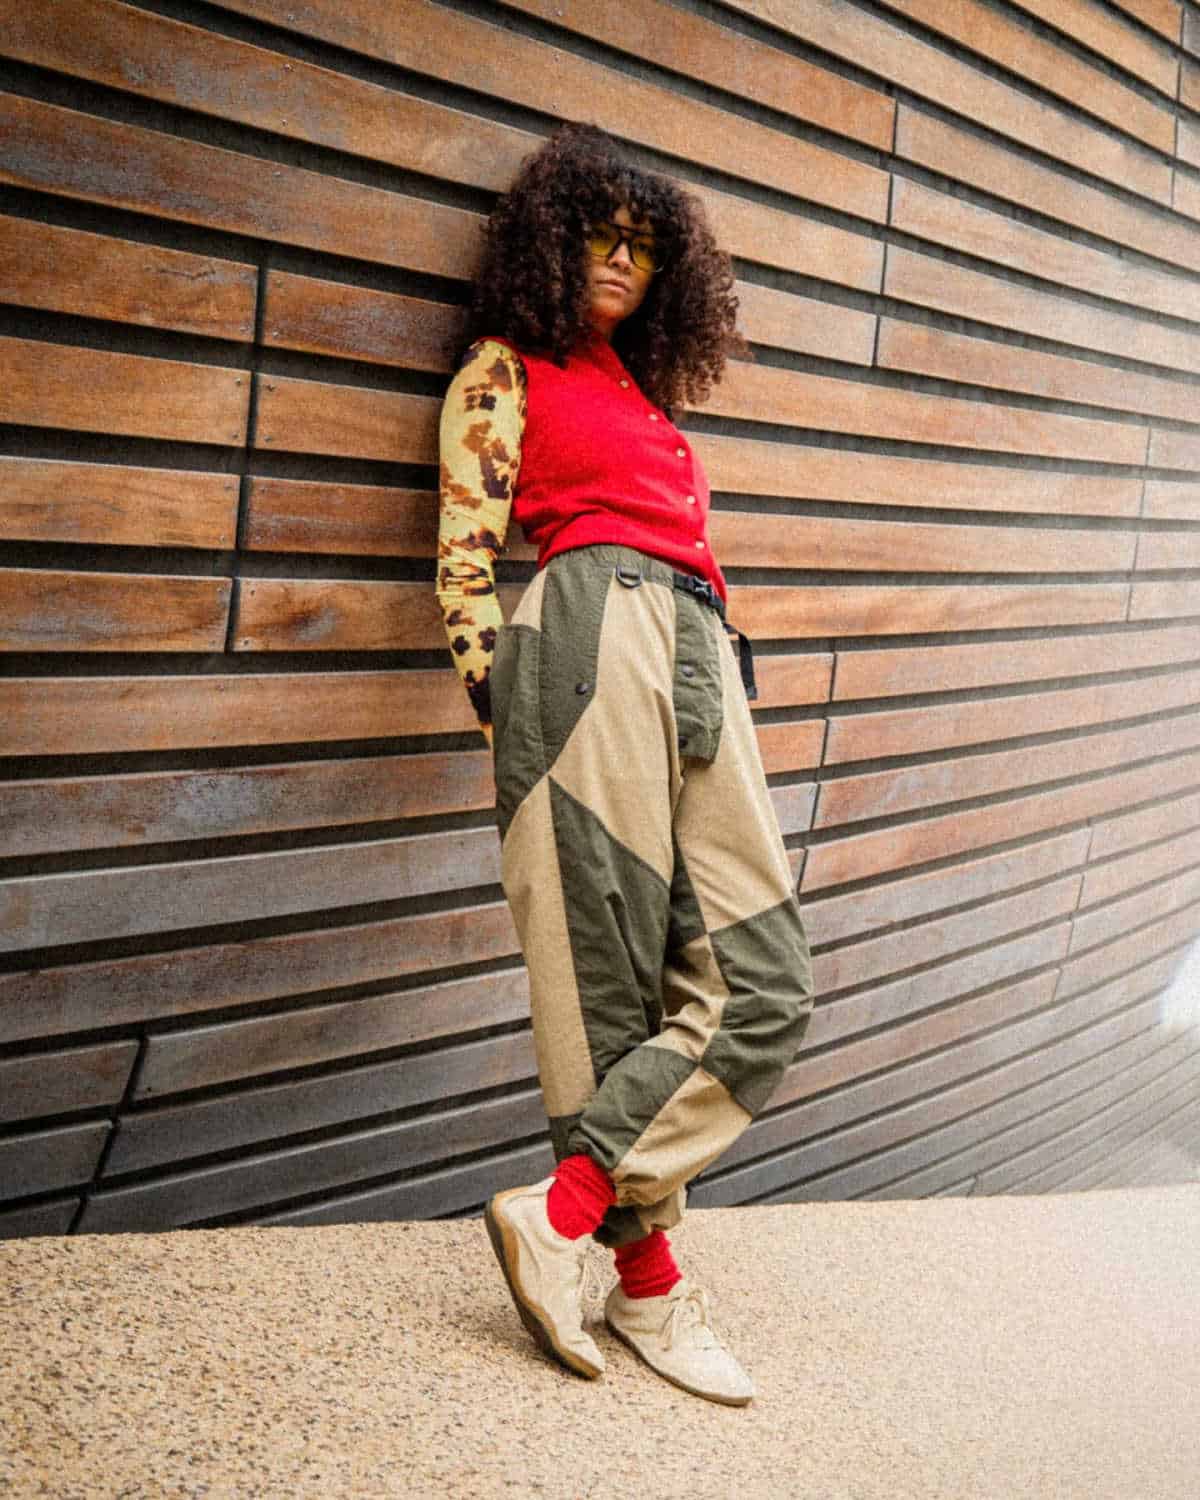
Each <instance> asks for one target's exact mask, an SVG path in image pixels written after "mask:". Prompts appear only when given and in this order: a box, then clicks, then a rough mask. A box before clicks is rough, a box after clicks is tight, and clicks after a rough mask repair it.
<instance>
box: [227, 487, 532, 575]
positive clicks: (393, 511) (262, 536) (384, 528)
mask: <svg viewBox="0 0 1200 1500" xmlns="http://www.w3.org/2000/svg"><path fill="white" fill-rule="evenodd" d="M437 530H438V502H437V495H436V494H435V493H433V492H431V491H429V490H403V489H392V488H386V487H384V486H382V485H378V486H376V485H365V484H338V483H331V482H326V481H321V480H313V479H274V478H269V477H266V476H263V475H255V476H254V477H253V478H252V479H251V480H250V482H249V493H248V499H247V505H246V525H245V536H244V540H243V546H244V547H245V548H246V549H247V551H251V552H319V553H322V554H324V553H342V554H349V555H357V556H360V557H364V556H371V557H433V556H435V555H436V551H437ZM527 550H528V549H527Z"/></svg>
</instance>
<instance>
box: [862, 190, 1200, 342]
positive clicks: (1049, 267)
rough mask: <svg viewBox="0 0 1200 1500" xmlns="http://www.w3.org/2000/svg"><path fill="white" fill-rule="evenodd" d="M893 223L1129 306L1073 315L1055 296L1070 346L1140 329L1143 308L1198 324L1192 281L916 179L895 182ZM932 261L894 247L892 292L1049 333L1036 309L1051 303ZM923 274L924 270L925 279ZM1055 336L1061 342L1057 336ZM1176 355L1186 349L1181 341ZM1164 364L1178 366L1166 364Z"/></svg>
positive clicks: (1155, 331)
mask: <svg viewBox="0 0 1200 1500" xmlns="http://www.w3.org/2000/svg"><path fill="white" fill-rule="evenodd" d="M890 222H891V223H892V224H894V225H895V226H896V227H897V228H898V229H902V230H904V231H905V233H907V234H913V235H918V236H920V238H922V239H925V240H929V241H931V242H932V243H933V244H935V245H942V246H945V247H946V248H948V249H953V250H961V251H963V252H965V253H966V254H968V255H973V256H977V257H979V258H980V259H981V260H985V261H990V262H992V263H993V264H996V265H1001V266H1009V267H1012V268H1013V269H1015V270H1019V271H1025V272H1027V273H1028V274H1029V275H1031V276H1036V277H1038V278H1039V280H1042V281H1047V282H1052V283H1056V284H1058V285H1059V286H1062V287H1071V288H1075V289H1076V290H1079V291H1083V292H1091V293H1092V294H1093V295H1094V296H1097V297H1108V298H1111V299H1112V300H1113V301H1114V302H1119V303H1122V304H1125V305H1126V306H1127V307H1128V308H1129V314H1130V316H1127V317H1126V318H1124V319H1121V318H1119V317H1117V316H1116V315H1115V314H1111V313H1110V314H1105V313H1104V312H1102V310H1100V309H1098V308H1096V307H1095V306H1094V305H1091V304H1088V305H1087V306H1085V307H1080V308H1073V307H1072V306H1071V304H1070V303H1069V302H1067V301H1066V299H1065V298H1062V297H1060V296H1056V297H1055V306H1056V311H1057V317H1056V319H1055V328H1056V330H1057V327H1058V317H1064V318H1069V319H1070V321H1069V323H1068V326H1067V328H1066V329H1065V330H1064V333H1065V335H1066V336H1065V337H1064V338H1063V341H1064V342H1067V343H1085V342H1089V341H1090V339H1095V338H1101V339H1102V338H1103V332H1104V330H1105V329H1106V328H1113V329H1119V328H1120V327H1122V326H1124V327H1125V328H1127V329H1129V328H1131V327H1136V326H1137V325H1136V323H1134V322H1132V321H1131V319H1132V316H1133V315H1135V314H1136V310H1137V308H1139V307H1144V308H1147V309H1150V310H1152V311H1155V312H1162V313H1166V314H1168V315H1169V316H1172V317H1178V318H1189V317H1190V318H1191V319H1192V321H1195V309H1194V306H1193V298H1192V297H1191V296H1190V295H1189V289H1190V283H1188V282H1185V281H1182V280H1181V279H1180V278H1179V277H1178V276H1175V275H1172V274H1170V273H1169V272H1166V271H1162V270H1159V269H1157V268H1156V267H1154V266H1146V265H1142V264H1140V263H1138V262H1136V261H1131V260H1130V259H1129V258H1128V257H1126V256H1122V255H1119V254H1117V253H1116V252H1115V251H1112V250H1102V249H1099V248H1097V247H1094V246H1091V245H1085V244H1080V243H1079V241H1078V240H1072V239H1065V238H1063V236H1061V235H1058V234H1052V233H1051V232H1050V231H1049V230H1046V229H1039V228H1036V227H1035V226H1034V225H1032V224H1025V223H1023V222H1021V221H1020V220H1019V219H1014V218H1012V217H1010V215H1008V214H1005V213H1000V212H998V211H997V210H995V209H990V208H984V207H982V205H980V204H977V203H968V202H965V201H964V200H963V199H962V198H956V197H954V196H952V195H951V194H950V193H940V192H938V191H937V190H936V189H934V188H931V187H928V186H926V184H924V183H922V182H916V181H914V180H913V179H912V178H908V177H900V176H897V177H895V178H894V179H893V185H892V204H891V216H890ZM927 259H928V257H923V256H919V255H915V254H914V253H913V252H911V251H902V250H901V249H900V247H899V246H896V247H893V250H892V252H891V254H889V256H888V272H889V275H888V290H889V291H891V292H892V293H893V295H895V296H897V297H901V298H905V299H907V300H909V301H920V302H923V303H926V304H927V305H929V306H936V307H941V308H944V309H945V310H946V311H960V312H962V314H963V316H966V317H973V318H977V319H979V320H980V321H982V322H995V323H1002V324H1003V326H1005V327H1012V328H1027V329H1028V331H1030V332H1036V333H1045V331H1046V324H1045V321H1044V318H1043V320H1042V321H1041V322H1039V321H1038V317H1037V309H1038V308H1039V307H1040V308H1041V309H1042V310H1043V313H1044V310H1045V306H1046V299H1045V297H1044V296H1039V294H1038V293H1036V292H1032V291H1028V290H1027V289H1025V288H1022V287H1019V286H1017V285H1016V284H1014V283H1012V282H1003V281H1000V280H999V279H998V278H995V277H988V276H983V275H979V274H977V273H972V272H971V271H969V270H967V269H966V268H964V267H962V266H958V265H955V264H953V263H952V262H949V261H945V260H940V261H938V263H937V266H936V269H935V268H934V267H927V266H926V265H925V264H924V263H925V261H926V260H927ZM922 271H925V272H926V274H925V275H924V276H922V274H921V273H922ZM938 275H942V276H944V277H945V278H946V284H945V286H944V287H939V284H938V281H937V277H938ZM893 276H894V277H895V280H894V281H893ZM904 288H908V290H905V289H904ZM1023 291H1025V292H1026V295H1025V296H1024V297H1022V295H1021V293H1022V292H1023ZM980 297H986V299H987V300H985V301H983V302H980V303H974V304H973V301H972V299H973V298H980ZM1026 310H1027V311H1026ZM989 314H990V315H989ZM1089 315H1090V316H1089ZM1092 319H1094V325H1093V322H1092V321H1091V320H1092ZM1166 332H1167V330H1165V329H1161V328H1155V327H1153V326H1151V327H1150V328H1147V329H1145V330H1144V331H1143V332H1142V337H1144V338H1147V337H1149V338H1152V337H1153V336H1154V335H1155V334H1160V333H1166ZM1055 336H1056V337H1063V335H1060V334H1058V333H1057V331H1056V334H1055ZM1094 347H1096V348H1105V347H1111V348H1113V349H1114V350H1115V352H1118V353H1121V352H1124V347H1123V345H1122V344H1121V343H1120V342H1119V341H1117V342H1115V343H1113V344H1109V345H1106V344H1105V343H1103V342H1101V343H1098V344H1095V345H1094ZM1163 347H1164V348H1167V347H1169V340H1165V341H1164V345H1163ZM1177 347H1187V346H1186V344H1184V343H1182V341H1181V342H1180V344H1179V345H1177ZM1161 362H1162V363H1164V364H1170V363H1171V361H1170V359H1169V358H1164V359H1163V360H1162V361H1161Z"/></svg>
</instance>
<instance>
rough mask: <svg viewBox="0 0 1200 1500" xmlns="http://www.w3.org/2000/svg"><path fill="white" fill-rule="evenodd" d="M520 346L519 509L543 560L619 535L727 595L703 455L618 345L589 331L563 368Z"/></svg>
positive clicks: (516, 493)
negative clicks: (523, 398)
mask: <svg viewBox="0 0 1200 1500" xmlns="http://www.w3.org/2000/svg"><path fill="white" fill-rule="evenodd" d="M500 342H502V343H507V342H508V341H507V340H501V341H500ZM509 347H510V348H514V349H515V345H512V344H510V345H509ZM516 352H517V353H518V354H520V356H521V360H522V362H523V363H524V366H525V374H526V379H527V385H528V392H527V394H528V411H527V414H526V419H525V432H524V436H523V438H522V441H521V466H520V470H519V472H518V475H517V483H516V488H515V490H514V492H513V509H512V517H513V519H514V520H515V521H516V522H517V523H518V524H519V525H520V527H521V529H522V530H523V531H524V533H525V538H526V540H527V541H529V542H531V543H532V544H533V545H534V546H536V547H537V549H538V567H539V568H542V567H544V566H545V565H546V563H547V562H549V560H550V559H551V558H552V557H554V556H556V555H557V554H558V553H559V552H566V551H568V550H569V549H570V548H572V547H586V546H590V545H592V544H593V543H596V542H615V543H618V544H620V545H621V546H625V547H635V548H637V549H638V551H640V552H648V553H650V555H651V556H653V557H658V558H661V559H662V560H663V561H664V562H668V563H670V564H671V565H672V566H673V567H675V568H678V569H679V570H680V571H681V572H686V573H695V574H697V575H698V576H699V577H701V578H706V579H708V580H709V582H710V583H711V584H712V585H713V587H714V588H715V589H716V590H717V592H718V593H719V594H720V596H721V598H722V599H725V598H726V590H725V579H724V576H723V575H722V573H721V569H720V568H719V567H718V566H717V563H716V560H715V559H714V557H713V555H712V549H711V547H710V546H709V540H708V506H709V494H708V480H707V479H706V478H705V476H704V469H703V467H702V466H701V464H700V460H699V459H698V458H697V457H696V456H695V454H694V453H693V452H692V445H691V443H690V442H689V441H688V439H687V438H686V437H685V436H684V434H683V433H681V432H680V431H679V429H678V428H677V427H676V426H675V425H674V423H672V422H671V421H670V420H669V419H668V417H667V415H666V413H665V412H664V411H662V409H661V408H659V407H657V406H654V405H652V404H651V403H650V402H649V401H648V400H647V399H646V397H645V396H644V395H643V394H642V392H641V391H640V390H639V389H638V387H637V385H636V384H635V382H634V379H633V377H632V376H631V375H630V373H629V371H628V370H626V368H625V366H624V365H623V364H622V362H621V359H620V357H619V356H618V355H617V353H616V352H615V350H614V349H613V348H612V347H611V345H609V344H608V343H606V342H605V341H604V340H603V339H601V338H598V337H596V338H590V339H588V340H586V341H585V342H584V343H582V344H581V345H580V346H579V347H578V348H577V349H576V350H575V351H574V352H573V353H572V354H570V355H569V356H568V358H567V364H566V368H565V369H560V368H559V366H558V365H556V364H554V362H553V361H552V360H549V359H546V358H544V357H542V356H540V355H536V354H527V353H526V352H525V351H524V350H516Z"/></svg>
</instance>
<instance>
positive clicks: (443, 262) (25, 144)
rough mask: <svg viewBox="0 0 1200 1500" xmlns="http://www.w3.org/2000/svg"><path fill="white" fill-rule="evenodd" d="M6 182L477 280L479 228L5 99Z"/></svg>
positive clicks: (456, 213) (223, 154)
mask: <svg viewBox="0 0 1200 1500" xmlns="http://www.w3.org/2000/svg"><path fill="white" fill-rule="evenodd" d="M0 135H2V136H3V137H4V140H5V152H4V157H3V159H2V160H0V182H8V183H11V184H13V185H14V186H16V187H22V188H28V189H31V190H34V191H38V192H45V193H53V194H60V195H63V196H66V197H68V198H82V199H86V200H87V201H88V202H92V203H102V204H106V205H110V206H112V207H114V208H122V209H130V210H133V211H135V212H138V213H145V214H150V215H152V216H154V217H156V218H163V219H172V220H176V221H179V222H182V223H187V224H199V225H204V226H207V227H211V228H215V229H224V230H229V231H232V232H233V233H236V234H245V235H250V236H251V237H253V238H255V239H262V240H267V241H274V240H280V241H282V242H284V243H288V244H295V245H303V246H306V247H308V248H310V249H314V250H322V251H326V252H329V253H333V254H342V255H352V256H354V257H355V258H357V259H360V260H366V261H377V262H379V263H381V264H383V265H389V266H397V265H398V266H408V267H411V268H412V269H413V270H418V271H428V272H432V273H433V274H435V275H443V276H459V277H469V276H470V275H471V274H472V270H473V268H474V266H475V264H476V261H477V258H478V248H477V241H476V230H477V228H478V224H479V222H480V221H479V216H478V215H476V214H472V213H469V212H467V211H466V210H464V209H459V208H451V207H448V206H446V205H443V204H438V203H430V202H428V201H426V200H421V199H416V198H408V197H405V196H404V195H403V194H401V193H394V192H388V191H385V190H384V189H382V188H374V187H370V186H368V185H366V184H364V183H360V182H351V181H348V180H345V179H341V178H338V177H335V176H332V175H329V174H328V173H324V172H315V171H307V170H305V169H304V168H301V167H294V166H290V165H285V164H282V163H274V164H272V165H271V167H270V169H269V170H268V171H263V170H261V167H260V159H259V158H257V157H252V156H246V155H243V154H241V153H239V152H236V151H227V150H224V149H223V148H220V147H217V146H206V145H201V144H200V143H198V142H196V141H193V140H189V139H184V138H182V137H173V136H169V135H167V134H165V133H164V132H162V131H157V130H146V129H143V128H141V127H139V126H136V125H126V124H123V123H117V122H115V121H111V120H105V119H101V118H99V117H98V116H95V115H88V114H84V113H82V112H80V111H78V110H71V109H64V108H63V107H62V106H60V105H57V104H47V103H43V102H42V101H40V100H35V99H24V98H18V97H17V96H15V95H11V94H7V95H3V96H0Z"/></svg>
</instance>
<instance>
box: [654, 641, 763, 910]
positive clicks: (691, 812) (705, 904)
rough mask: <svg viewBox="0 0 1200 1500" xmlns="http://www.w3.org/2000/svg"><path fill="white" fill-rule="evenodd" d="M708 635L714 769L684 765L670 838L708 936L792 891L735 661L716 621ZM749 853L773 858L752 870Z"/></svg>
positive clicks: (731, 649) (707, 766)
mask: <svg viewBox="0 0 1200 1500" xmlns="http://www.w3.org/2000/svg"><path fill="white" fill-rule="evenodd" d="M712 629H713V630H714V631H715V632H716V633H717V634H718V635H719V636H720V637H721V653H720V654H721V683H722V692H723V695H724V727H723V728H722V730H721V743H720V746H719V747H718V750H717V756H716V759H715V760H714V761H713V762H712V764H711V765H698V764H689V763H688V762H687V761H685V762H684V782H683V791H682V792H681V793H680V797H679V805H678V807H677V809H676V819H675V835H676V838H677V839H678V841H679V847H680V849H681V850H682V852H683V859H684V863H685V865H686V866H687V872H688V875H689V877H690V879H691V882H692V888H693V889H694V891H695V892H696V899H697V901H698V902H699V903H700V911H701V913H702V915H703V917H704V925H705V927H706V928H707V929H708V931H709V932H715V931H717V930H719V929H720V928H722V927H728V926H730V925H731V924H732V923H734V922H740V921H743V920H744V919H745V918H746V917H752V916H754V915H755V914H756V913H757V912H760V911H766V910H768V909H769V908H770V907H772V906H777V905H778V904H779V902H780V901H782V900H784V899H785V897H786V896H788V894H789V893H790V892H791V890H792V875H791V867H790V866H789V864H788V858H787V853H786V851H785V850H784V846H783V838H782V836H781V835H780V832H779V823H778V821H777V819H776V816H775V809H774V806H773V804H772V802H771V797H770V793H769V792H768V791H767V782H766V777H765V775H764V774H763V770H762V762H761V760H760V759H759V753H758V741H757V739H756V738H755V734H754V725H753V722H752V720H751V718H750V709H749V705H748V704H747V702H746V693H745V689H744V688H743V686H742V681H741V676H740V673H739V670H738V664H737V659H736V657H735V655H734V650H733V647H732V645H731V644H730V642H729V639H728V637H727V636H726V635H725V631H724V629H723V627H722V625H721V622H720V620H719V619H718V618H717V616H716V615H715V614H714V615H713V616H712ZM747 819H751V820H752V826H747ZM746 849H755V850H759V849H761V850H764V851H766V850H769V851H771V857H770V858H769V860H767V859H766V856H765V855H764V857H763V860H762V861H760V862H759V863H757V864H755V865H751V864H748V863H747V862H746V859H745V850H746Z"/></svg>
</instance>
